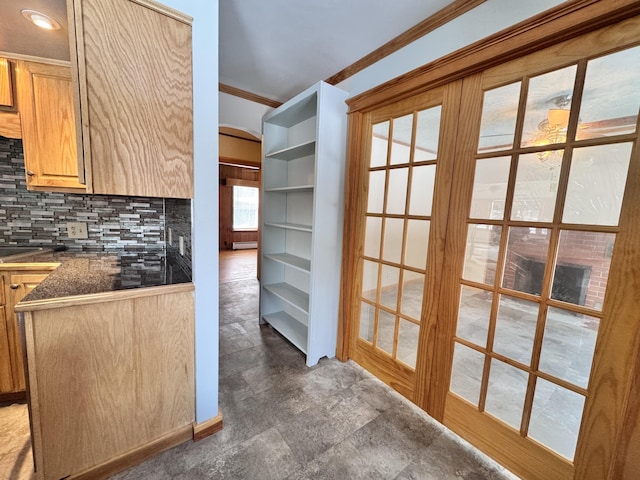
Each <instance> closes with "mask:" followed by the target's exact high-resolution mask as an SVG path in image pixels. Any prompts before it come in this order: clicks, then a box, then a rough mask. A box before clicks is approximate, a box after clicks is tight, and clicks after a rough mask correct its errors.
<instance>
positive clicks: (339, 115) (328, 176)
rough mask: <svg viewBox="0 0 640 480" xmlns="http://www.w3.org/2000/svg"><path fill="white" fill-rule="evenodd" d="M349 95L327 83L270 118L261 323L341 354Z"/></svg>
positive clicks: (310, 353)
mask: <svg viewBox="0 0 640 480" xmlns="http://www.w3.org/2000/svg"><path fill="white" fill-rule="evenodd" d="M346 98H347V92H345V91H343V90H340V89H338V88H336V87H333V86H331V85H328V84H326V83H324V82H320V83H318V84H316V85H314V86H313V87H310V88H309V89H307V90H305V91H304V92H302V93H301V94H299V95H297V96H296V97H294V98H293V99H291V100H289V101H288V102H286V103H285V104H283V105H282V106H280V107H278V108H277V109H275V110H273V111H271V112H269V113H268V114H266V115H265V116H264V118H263V125H262V126H263V135H264V138H263V159H262V204H261V208H262V225H261V227H262V230H261V250H260V252H261V256H262V258H261V262H260V265H261V269H260V282H261V286H260V322H261V323H264V322H267V323H269V324H270V325H271V326H272V327H273V328H275V329H276V330H277V331H279V332H280V333H281V334H282V335H284V336H285V337H286V338H287V339H288V340H289V341H290V342H291V343H292V344H294V345H295V346H296V347H297V348H299V349H300V350H302V352H304V353H305V354H306V356H307V365H308V366H312V365H315V364H316V363H318V360H319V359H320V358H321V357H324V356H327V357H333V356H335V353H336V338H337V331H338V300H339V295H340V263H341V253H342V223H343V210H344V174H345V172H344V170H345V154H346V125H347V105H346V104H345V100H346Z"/></svg>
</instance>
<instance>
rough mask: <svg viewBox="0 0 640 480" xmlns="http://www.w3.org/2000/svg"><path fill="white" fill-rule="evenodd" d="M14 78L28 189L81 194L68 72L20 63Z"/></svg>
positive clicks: (62, 68)
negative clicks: (15, 80) (66, 191)
mask: <svg viewBox="0 0 640 480" xmlns="http://www.w3.org/2000/svg"><path fill="white" fill-rule="evenodd" d="M16 77H17V93H18V109H19V111H20V118H21V123H22V142H23V143H22V144H23V148H24V161H25V171H26V172H25V173H26V175H27V189H29V190H48V191H51V190H59V189H64V190H70V191H80V192H84V191H85V186H84V185H83V184H81V183H80V182H79V181H78V161H77V159H78V155H77V150H76V131H75V116H74V111H73V96H72V87H71V70H70V68H68V67H62V66H57V65H47V64H43V63H33V62H23V61H20V62H17V64H16Z"/></svg>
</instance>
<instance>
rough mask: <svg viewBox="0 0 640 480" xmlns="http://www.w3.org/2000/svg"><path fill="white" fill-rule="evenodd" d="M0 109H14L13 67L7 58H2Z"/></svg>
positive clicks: (0, 63) (0, 62)
mask: <svg viewBox="0 0 640 480" xmlns="http://www.w3.org/2000/svg"><path fill="white" fill-rule="evenodd" d="M0 107H13V88H12V86H11V65H10V64H9V61H8V60H7V59H6V58H0Z"/></svg>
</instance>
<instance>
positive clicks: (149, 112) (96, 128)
mask: <svg viewBox="0 0 640 480" xmlns="http://www.w3.org/2000/svg"><path fill="white" fill-rule="evenodd" d="M143 3H144V4H143ZM69 4H70V5H72V6H73V8H74V12H70V13H73V18H74V20H75V25H73V24H72V22H71V23H70V24H71V25H72V26H75V38H76V42H77V49H78V51H77V55H72V62H77V64H74V67H76V68H77V74H78V78H79V91H78V94H79V97H80V101H79V117H80V118H81V125H82V142H83V145H82V153H83V158H84V173H85V175H86V177H85V180H86V183H87V185H88V188H89V189H90V190H91V191H92V192H93V193H100V194H112V195H137V196H151V197H168V198H191V197H193V106H192V68H191V25H190V20H191V19H190V18H188V17H185V16H183V15H181V14H179V13H178V12H175V11H173V10H171V9H168V8H165V7H162V6H161V5H159V4H153V3H151V2H149V3H147V2H133V1H129V0H117V1H114V0H91V1H87V0H73V1H70V2H69ZM152 5H153V6H152Z"/></svg>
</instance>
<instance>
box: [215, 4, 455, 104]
mask: <svg viewBox="0 0 640 480" xmlns="http://www.w3.org/2000/svg"><path fill="white" fill-rule="evenodd" d="M450 3H453V1H452V0H429V1H426V0H394V1H393V2H391V1H389V0H347V1H344V0H305V1H300V0H269V1H265V0H220V33H219V35H220V57H219V75H220V82H221V83H224V84H226V85H230V86H232V87H235V88H239V89H241V90H245V91H247V92H250V93H253V94H257V95H260V96H263V97H267V98H269V99H272V100H277V101H281V102H282V101H286V100H288V99H290V98H291V97H293V96H295V95H296V94H298V93H300V92H301V91H302V90H304V89H306V88H307V87H309V86H311V85H313V84H314V83H316V82H317V81H318V80H324V79H327V78H329V77H331V76H332V75H334V74H335V73H338V72H339V71H341V70H342V69H344V68H345V67H348V66H350V65H351V64H353V63H354V62H356V61H357V60H359V59H360V58H362V57H364V56H365V55H367V54H369V53H371V52H372V51H374V50H376V49H377V48H378V47H381V46H382V45H384V44H385V43H387V42H389V41H390V40H392V39H393V38H395V37H397V36H398V35H400V34H401V33H403V32H405V31H407V30H408V29H410V28H411V27H413V26H414V25H416V24H418V23H420V22H421V21H422V20H424V19H426V18H428V17H430V16H431V15H433V14H434V13H436V12H437V11H439V10H441V9H442V8H444V7H446V6H447V5H449V4H450Z"/></svg>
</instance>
